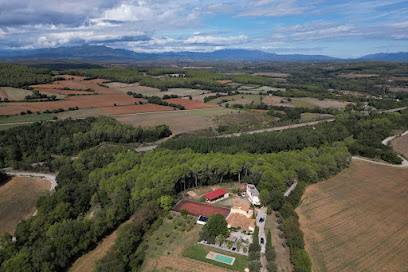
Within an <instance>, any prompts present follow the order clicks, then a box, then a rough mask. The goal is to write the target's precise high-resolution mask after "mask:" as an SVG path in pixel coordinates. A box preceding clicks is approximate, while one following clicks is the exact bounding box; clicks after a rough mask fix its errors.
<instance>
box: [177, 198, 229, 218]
mask: <svg viewBox="0 0 408 272" xmlns="http://www.w3.org/2000/svg"><path fill="white" fill-rule="evenodd" d="M174 210H175V211H178V212H181V211H183V210H185V211H186V212H187V213H189V214H191V215H194V216H199V215H204V216H206V217H209V216H211V215H215V214H221V215H222V216H224V217H227V216H228V214H229V212H230V210H229V209H227V208H221V207H215V206H212V205H210V204H208V203H201V202H195V201H190V200H182V201H180V202H179V203H177V205H176V207H174Z"/></svg>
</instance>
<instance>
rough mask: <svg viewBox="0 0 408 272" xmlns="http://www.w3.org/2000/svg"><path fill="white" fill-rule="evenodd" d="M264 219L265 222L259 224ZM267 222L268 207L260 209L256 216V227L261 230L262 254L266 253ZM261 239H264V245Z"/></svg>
mask: <svg viewBox="0 0 408 272" xmlns="http://www.w3.org/2000/svg"><path fill="white" fill-rule="evenodd" d="M260 218H263V219H264V220H263V222H262V223H261V222H259V219H260ZM265 220H266V207H262V208H259V209H258V212H257V215H256V225H257V226H258V228H259V235H258V237H259V244H260V245H261V253H265V244H266V235H265ZM261 238H263V239H264V243H263V244H261Z"/></svg>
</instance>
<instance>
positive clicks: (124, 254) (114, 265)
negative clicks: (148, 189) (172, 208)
mask: <svg viewBox="0 0 408 272" xmlns="http://www.w3.org/2000/svg"><path fill="white" fill-rule="evenodd" d="M158 214H160V211H159V209H158V207H157V203H152V202H150V203H147V204H144V206H142V207H140V208H138V210H137V211H136V212H135V214H134V215H132V218H131V220H130V221H129V222H126V223H124V225H123V226H121V227H119V230H118V234H117V235H118V238H117V239H116V241H115V244H114V245H113V247H112V248H111V249H110V250H109V251H108V252H107V253H106V254H105V256H104V257H103V258H102V259H101V260H100V261H99V263H98V265H97V267H96V271H97V272H110V271H116V272H120V271H123V272H126V271H139V268H140V266H141V265H142V264H143V260H144V247H142V246H140V244H141V243H142V241H143V235H144V234H145V233H146V232H147V231H148V230H149V228H150V225H151V224H152V223H153V222H154V220H155V219H156V218H157V216H158Z"/></svg>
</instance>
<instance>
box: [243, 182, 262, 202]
mask: <svg viewBox="0 0 408 272" xmlns="http://www.w3.org/2000/svg"><path fill="white" fill-rule="evenodd" d="M246 194H247V197H248V200H249V202H251V203H252V204H253V205H256V206H259V205H261V201H260V200H259V191H258V189H256V187H255V185H253V184H247V187H246Z"/></svg>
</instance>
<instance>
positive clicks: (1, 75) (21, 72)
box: [0, 63, 52, 88]
mask: <svg viewBox="0 0 408 272" xmlns="http://www.w3.org/2000/svg"><path fill="white" fill-rule="evenodd" d="M51 81H52V75H51V73H50V71H49V70H46V69H39V68H31V67H28V66H24V65H18V64H6V63H0V87H5V86H8V87H17V88H19V87H25V86H28V85H33V84H42V83H47V82H51Z"/></svg>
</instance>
